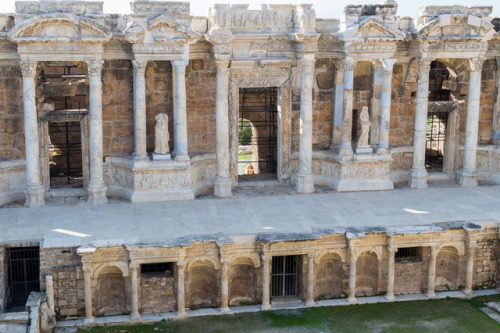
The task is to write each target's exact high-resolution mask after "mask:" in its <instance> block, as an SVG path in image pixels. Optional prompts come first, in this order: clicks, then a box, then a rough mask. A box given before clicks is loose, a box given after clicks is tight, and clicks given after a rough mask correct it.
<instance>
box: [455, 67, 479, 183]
mask: <svg viewBox="0 0 500 333" xmlns="http://www.w3.org/2000/svg"><path fill="white" fill-rule="evenodd" d="M482 69H483V59H481V58H475V59H470V79H469V96H468V99H467V100H468V102H467V122H466V125H465V126H466V129H465V145H464V164H463V168H462V170H460V171H459V172H458V183H459V184H460V185H462V186H477V166H476V157H477V137H478V126H479V106H480V99H481V70H482Z"/></svg>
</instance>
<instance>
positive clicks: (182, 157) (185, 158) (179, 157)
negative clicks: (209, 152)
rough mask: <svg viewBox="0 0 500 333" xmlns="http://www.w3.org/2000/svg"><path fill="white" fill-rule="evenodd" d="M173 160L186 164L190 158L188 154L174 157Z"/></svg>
mask: <svg viewBox="0 0 500 333" xmlns="http://www.w3.org/2000/svg"><path fill="white" fill-rule="evenodd" d="M175 160H176V161H181V162H188V161H190V158H189V155H188V154H182V155H176V156H175Z"/></svg>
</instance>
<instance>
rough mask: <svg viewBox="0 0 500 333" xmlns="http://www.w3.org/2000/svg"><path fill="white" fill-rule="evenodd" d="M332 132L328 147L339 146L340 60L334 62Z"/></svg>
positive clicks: (342, 92)
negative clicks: (330, 143) (330, 142)
mask: <svg viewBox="0 0 500 333" xmlns="http://www.w3.org/2000/svg"><path fill="white" fill-rule="evenodd" d="M333 102H334V111H333V133H332V146H331V147H330V149H332V150H333V149H334V148H335V147H338V146H340V143H341V142H342V114H343V112H344V67H343V64H342V61H340V60H337V62H336V63H335V92H334V97H333Z"/></svg>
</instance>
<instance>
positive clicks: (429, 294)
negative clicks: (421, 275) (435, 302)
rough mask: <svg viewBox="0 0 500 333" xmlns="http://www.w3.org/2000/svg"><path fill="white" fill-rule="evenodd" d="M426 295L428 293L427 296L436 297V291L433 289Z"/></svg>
mask: <svg viewBox="0 0 500 333" xmlns="http://www.w3.org/2000/svg"><path fill="white" fill-rule="evenodd" d="M426 295H427V298H430V299H432V298H436V293H435V292H434V291H432V292H430V291H429V292H427V294H426Z"/></svg>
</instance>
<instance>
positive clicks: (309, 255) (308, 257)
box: [307, 252, 316, 260]
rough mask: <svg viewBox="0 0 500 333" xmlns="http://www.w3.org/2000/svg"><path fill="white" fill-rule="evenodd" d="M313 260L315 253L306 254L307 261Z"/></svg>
mask: <svg viewBox="0 0 500 333" xmlns="http://www.w3.org/2000/svg"><path fill="white" fill-rule="evenodd" d="M314 258H316V253H315V252H311V253H308V254H307V259H308V260H314Z"/></svg>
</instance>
